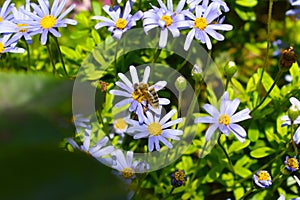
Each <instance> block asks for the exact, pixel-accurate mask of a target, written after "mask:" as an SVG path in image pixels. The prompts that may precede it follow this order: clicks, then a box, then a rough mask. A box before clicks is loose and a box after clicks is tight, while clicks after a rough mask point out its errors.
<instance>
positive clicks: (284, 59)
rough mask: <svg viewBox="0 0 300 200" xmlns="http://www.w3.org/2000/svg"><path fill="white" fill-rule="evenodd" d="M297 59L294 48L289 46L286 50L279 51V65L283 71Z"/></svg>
mask: <svg viewBox="0 0 300 200" xmlns="http://www.w3.org/2000/svg"><path fill="white" fill-rule="evenodd" d="M296 60H297V55H296V54H295V52H294V48H293V47H290V48H289V49H287V50H283V51H282V53H281V57H280V61H279V66H280V69H281V70H283V71H288V70H289V69H290V67H291V66H292V65H293V63H294V62H296Z"/></svg>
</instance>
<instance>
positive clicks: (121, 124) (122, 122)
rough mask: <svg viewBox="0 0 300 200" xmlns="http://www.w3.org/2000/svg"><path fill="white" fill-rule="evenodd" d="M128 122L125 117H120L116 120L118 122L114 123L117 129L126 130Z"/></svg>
mask: <svg viewBox="0 0 300 200" xmlns="http://www.w3.org/2000/svg"><path fill="white" fill-rule="evenodd" d="M127 126H128V125H127V123H126V122H125V120H124V118H119V119H117V120H116V123H115V125H114V127H115V128H116V129H119V130H125V129H126V128H127Z"/></svg>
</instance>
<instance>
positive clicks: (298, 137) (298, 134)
mask: <svg viewBox="0 0 300 200" xmlns="http://www.w3.org/2000/svg"><path fill="white" fill-rule="evenodd" d="M290 102H291V104H292V106H295V107H296V108H297V109H298V110H300V101H299V100H298V99H296V98H295V97H291V98H290ZM280 119H281V120H282V121H283V123H282V125H281V126H287V125H291V124H292V120H291V119H290V117H289V116H288V115H285V116H283V117H281V118H280ZM293 124H300V115H299V116H298V117H297V118H296V119H295V120H293ZM293 139H294V141H295V143H296V144H299V143H300V126H299V127H298V128H297V129H296V131H295V133H294V136H293Z"/></svg>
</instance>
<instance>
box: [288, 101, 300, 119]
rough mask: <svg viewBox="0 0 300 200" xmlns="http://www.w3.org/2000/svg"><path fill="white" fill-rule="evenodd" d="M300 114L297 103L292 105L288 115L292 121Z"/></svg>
mask: <svg viewBox="0 0 300 200" xmlns="http://www.w3.org/2000/svg"><path fill="white" fill-rule="evenodd" d="M299 115H300V110H299V109H298V108H297V106H295V105H291V107H290V108H289V110H288V116H289V118H290V120H291V121H295V120H296V119H297V117H298V116H299Z"/></svg>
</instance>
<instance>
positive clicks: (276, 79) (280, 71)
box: [250, 69, 282, 114]
mask: <svg viewBox="0 0 300 200" xmlns="http://www.w3.org/2000/svg"><path fill="white" fill-rule="evenodd" d="M281 75H282V70H281V69H279V72H278V73H277V75H276V77H275V80H274V82H273V84H272V86H271V87H270V89H269V90H268V92H267V94H266V95H265V96H264V98H263V99H262V100H261V102H260V103H259V104H258V105H257V106H256V107H255V108H254V109H253V110H252V111H251V112H250V114H251V113H253V112H254V111H255V110H257V109H258V108H259V107H260V106H261V105H262V104H263V103H264V101H265V100H266V99H267V97H268V96H269V94H270V93H271V92H272V90H273V88H274V87H275V85H276V84H277V82H278V81H279V78H280V77H281Z"/></svg>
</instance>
